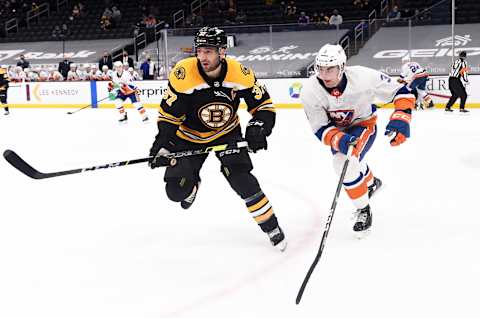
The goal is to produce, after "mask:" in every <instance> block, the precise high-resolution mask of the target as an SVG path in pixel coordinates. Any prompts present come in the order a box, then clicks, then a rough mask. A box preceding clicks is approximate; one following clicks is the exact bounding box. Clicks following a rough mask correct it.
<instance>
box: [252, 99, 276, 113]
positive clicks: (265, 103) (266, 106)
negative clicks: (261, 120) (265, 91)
mask: <svg viewBox="0 0 480 318" xmlns="http://www.w3.org/2000/svg"><path fill="white" fill-rule="evenodd" d="M259 110H268V111H271V112H274V113H275V107H274V106H273V104H272V99H270V98H269V99H267V100H265V101H263V102H262V103H261V104H260V105H258V106H257V107H255V108H253V109H251V110H250V111H249V113H250V114H252V115H253V114H255V113H256V112H257V111H259Z"/></svg>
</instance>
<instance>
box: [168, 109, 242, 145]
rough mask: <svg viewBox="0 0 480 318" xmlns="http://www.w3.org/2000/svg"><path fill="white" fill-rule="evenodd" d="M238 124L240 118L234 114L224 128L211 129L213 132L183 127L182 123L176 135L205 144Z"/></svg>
mask: <svg viewBox="0 0 480 318" xmlns="http://www.w3.org/2000/svg"><path fill="white" fill-rule="evenodd" d="M239 124H240V119H239V118H238V116H236V118H235V120H234V121H233V122H232V123H230V124H229V125H228V126H226V127H225V128H223V129H221V130H217V131H213V132H206V133H205V132H200V131H197V130H194V129H191V128H188V127H185V125H183V124H182V125H180V127H179V128H178V130H177V133H176V135H177V136H178V137H180V138H182V139H184V140H187V141H190V142H194V143H197V144H206V143H209V142H211V141H214V140H215V139H218V138H220V137H222V136H224V135H226V134H228V133H229V132H231V131H232V130H233V129H235V128H236V127H237V126H238V125H239ZM208 135H209V136H208Z"/></svg>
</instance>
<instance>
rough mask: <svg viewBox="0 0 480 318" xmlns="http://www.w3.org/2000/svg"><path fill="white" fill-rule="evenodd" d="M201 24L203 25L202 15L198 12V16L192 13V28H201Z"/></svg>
mask: <svg viewBox="0 0 480 318" xmlns="http://www.w3.org/2000/svg"><path fill="white" fill-rule="evenodd" d="M203 24H204V21H203V16H202V13H201V12H199V14H198V15H197V14H196V13H192V26H194V27H202V26H203Z"/></svg>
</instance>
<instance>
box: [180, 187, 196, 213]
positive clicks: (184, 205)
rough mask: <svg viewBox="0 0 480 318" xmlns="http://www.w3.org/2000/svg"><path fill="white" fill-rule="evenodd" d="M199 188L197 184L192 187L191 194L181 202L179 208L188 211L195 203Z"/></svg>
mask: <svg viewBox="0 0 480 318" xmlns="http://www.w3.org/2000/svg"><path fill="white" fill-rule="evenodd" d="M199 186H200V183H197V185H196V186H194V187H193V190H192V193H190V195H189V196H188V197H186V198H185V199H184V200H183V201H182V202H180V206H181V207H182V208H183V209H185V210H186V209H188V208H189V207H191V206H192V204H193V201H195V198H196V197H197V192H198V188H199Z"/></svg>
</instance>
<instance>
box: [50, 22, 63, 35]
mask: <svg viewBox="0 0 480 318" xmlns="http://www.w3.org/2000/svg"><path fill="white" fill-rule="evenodd" d="M61 34H62V30H60V26H58V25H56V26H55V27H54V28H53V31H52V37H54V38H57V37H60V35H61Z"/></svg>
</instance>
